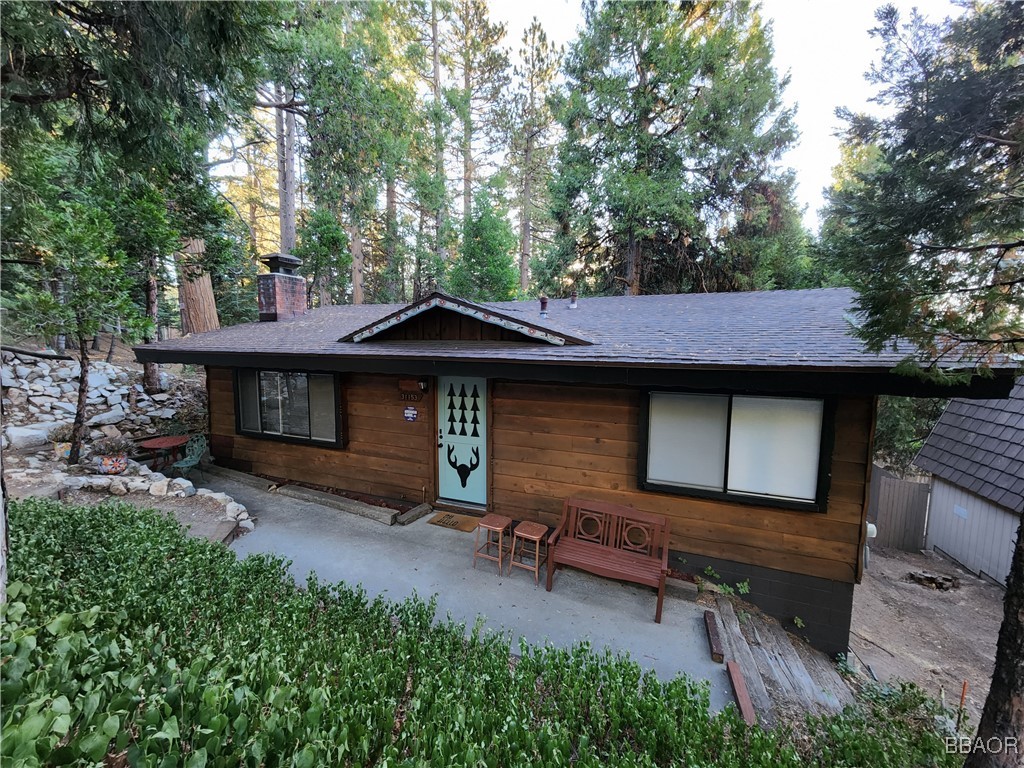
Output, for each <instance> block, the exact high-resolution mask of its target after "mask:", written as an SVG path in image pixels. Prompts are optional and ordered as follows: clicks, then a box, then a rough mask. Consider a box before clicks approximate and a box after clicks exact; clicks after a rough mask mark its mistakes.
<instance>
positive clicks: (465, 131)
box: [462, 53, 473, 227]
mask: <svg viewBox="0 0 1024 768" xmlns="http://www.w3.org/2000/svg"><path fill="white" fill-rule="evenodd" d="M468 58H469V54H468V53H467V54H466V56H465V60H464V61H463V65H462V88H463V98H464V99H465V103H464V104H463V105H462V108H463V110H464V111H463V113H462V226H463V227H465V226H466V224H467V223H468V222H469V220H470V217H471V216H472V215H473V101H472V93H471V92H470V88H471V87H472V85H473V78H472V77H471V75H472V74H473V73H472V71H471V70H470V62H469V61H468Z"/></svg>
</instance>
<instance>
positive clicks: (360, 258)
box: [348, 216, 365, 304]
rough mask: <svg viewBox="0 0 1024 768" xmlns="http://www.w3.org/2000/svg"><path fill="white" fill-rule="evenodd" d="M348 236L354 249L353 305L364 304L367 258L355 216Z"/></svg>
mask: <svg viewBox="0 0 1024 768" xmlns="http://www.w3.org/2000/svg"><path fill="white" fill-rule="evenodd" d="M348 236H349V241H350V243H351V248H352V303H353V304H362V303H363V302H364V301H365V297H364V295H363V267H364V266H365V265H364V261H365V256H364V255H363V234H362V232H361V231H360V229H359V222H358V221H357V220H356V219H355V217H354V216H353V219H352V224H351V225H350V226H349V228H348Z"/></svg>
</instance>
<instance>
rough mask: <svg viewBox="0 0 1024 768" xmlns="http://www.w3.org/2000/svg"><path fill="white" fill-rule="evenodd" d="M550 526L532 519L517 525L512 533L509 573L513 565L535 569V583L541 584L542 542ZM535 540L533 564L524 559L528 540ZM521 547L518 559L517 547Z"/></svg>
mask: <svg viewBox="0 0 1024 768" xmlns="http://www.w3.org/2000/svg"><path fill="white" fill-rule="evenodd" d="M547 533H548V527H547V526H546V525H542V524H541V523H535V522H533V521H532V520H524V521H523V522H521V523H520V524H519V525H517V526H516V529H515V531H513V533H512V552H511V556H510V557H509V559H508V575H509V576H511V575H512V566H515V567H516V568H525V569H526V570H528V571H533V583H534V584H540V542H541V540H542V539H543V538H544V537H545V536H546V535H547ZM528 541H532V542H533V564H532V565H531V564H530V563H527V562H525V561H524V560H523V555H524V554H525V553H524V551H523V550H524V549H525V547H526V542H528ZM517 546H518V547H519V559H518V560H516V547H517Z"/></svg>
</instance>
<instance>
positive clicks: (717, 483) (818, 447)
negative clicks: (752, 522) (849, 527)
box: [640, 392, 827, 508]
mask: <svg viewBox="0 0 1024 768" xmlns="http://www.w3.org/2000/svg"><path fill="white" fill-rule="evenodd" d="M647 405H648V409H647V430H646V432H647V434H646V438H647V447H646V452H645V454H646V455H645V456H644V457H643V458H644V459H645V461H643V462H641V476H640V482H641V485H642V487H643V488H645V489H647V490H658V491H666V492H670V493H680V494H688V495H694V496H704V497H711V498H729V499H738V500H742V501H748V502H752V503H769V504H772V505H776V506H788V507H794V508H816V507H817V506H818V505H819V504H821V503H822V502H823V501H824V499H823V493H824V491H825V490H826V489H825V488H824V483H823V478H822V469H823V467H822V464H823V463H824V462H825V461H826V459H825V458H823V456H822V453H823V436H824V434H825V430H826V420H827V419H826V416H827V413H826V407H825V401H824V400H822V399H817V398H803V397H776V396H752V395H730V394H721V395H718V394H691V393H683V392H650V393H649V401H648V404H647Z"/></svg>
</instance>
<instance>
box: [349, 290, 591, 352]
mask: <svg viewBox="0 0 1024 768" xmlns="http://www.w3.org/2000/svg"><path fill="white" fill-rule="evenodd" d="M435 307H437V308H438V309H442V310H446V311H449V312H457V313H459V314H461V315H466V316H467V317H472V318H475V319H476V320H479V321H480V322H482V323H488V324H490V325H496V326H498V327H500V328H505V329H506V330H509V331H513V332H515V333H519V334H521V335H522V336H523V337H524V338H525V339H536V340H537V341H544V342H547V343H548V344H553V345H555V346H558V347H561V346H564V345H566V344H580V345H589V344H591V343H592V342H590V341H588V340H587V339H581V338H577V337H575V336H570V335H568V334H565V333H561V332H559V331H556V330H554V329H552V328H545V327H544V326H540V325H536V324H534V323H528V322H525V321H523V320H520V319H518V318H514V317H511V316H509V315H507V314H505V313H503V312H497V311H495V310H494V309H491V308H490V307H485V306H482V305H480V304H474V303H472V302H469V301H466V300H464V299H458V298H455V297H453V296H448V295H446V294H443V293H437V292H435V293H432V294H431V295H430V296H428V297H426V298H425V299H421V300H420V301H418V302H416V303H414V304H410V305H409V306H408V307H405V308H404V309H400V310H398V311H397V312H392V313H391V314H390V315H387V316H386V317H382V318H381V319H380V320H377V321H375V322H373V323H371V324H369V325H366V326H363V327H362V328H360V329H358V330H356V331H353V332H352V333H350V334H348V335H347V336H343V337H342V338H340V339H338V341H352V342H355V343H359V342H362V341H367V340H368V339H371V338H373V337H374V336H376V335H377V334H379V333H382V332H383V331H386V330H387V329H389V328H394V327H395V326H396V325H401V324H402V323H405V322H406V321H408V320H411V319H412V318H414V317H416V316H417V315H421V314H423V313H424V312H427V311H429V310H431V309H433V308H435Z"/></svg>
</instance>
